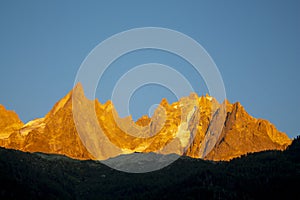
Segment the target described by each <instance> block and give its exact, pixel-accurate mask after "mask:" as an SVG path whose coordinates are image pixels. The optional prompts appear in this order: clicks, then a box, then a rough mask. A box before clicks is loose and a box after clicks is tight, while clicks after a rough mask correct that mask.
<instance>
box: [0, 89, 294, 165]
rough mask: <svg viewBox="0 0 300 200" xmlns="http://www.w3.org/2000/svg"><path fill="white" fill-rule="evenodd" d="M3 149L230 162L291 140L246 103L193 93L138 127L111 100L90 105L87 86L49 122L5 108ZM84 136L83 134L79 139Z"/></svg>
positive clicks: (164, 105) (0, 134)
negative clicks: (28, 119) (250, 110)
mask: <svg viewBox="0 0 300 200" xmlns="http://www.w3.org/2000/svg"><path fill="white" fill-rule="evenodd" d="M0 117H1V118H0V145H1V146H3V147H6V148H12V149H19V150H22V151H29V152H45V153H57V154H64V155H67V156H69V157H72V158H76V159H107V158H110V157H114V156H118V155H120V154H127V153H133V152H156V153H161V154H170V153H176V154H179V155H187V156H190V157H194V158H204V159H210V160H229V159H232V158H234V157H238V156H241V155H243V154H246V153H249V152H257V151H262V150H268V149H280V150H281V149H285V148H286V147H287V146H288V145H289V144H290V143H291V140H290V139H289V138H288V137H287V136H286V134H284V133H282V132H279V131H278V130H277V129H276V128H275V127H274V125H272V124H271V123H270V122H268V121H266V120H262V119H255V118H253V117H251V116H250V115H249V114H248V113H247V112H246V111H245V110H244V108H243V107H242V106H241V105H240V103H235V104H230V103H229V102H228V101H225V102H224V103H223V104H219V103H218V102H217V101H216V100H215V99H214V98H213V97H210V96H208V95H206V96H202V97H198V96H197V95H196V94H195V93H192V94H191V95H190V96H189V97H184V98H181V99H180V100H179V101H178V102H174V103H172V104H169V103H168V101H167V100H166V99H163V100H162V101H161V103H160V104H159V106H158V107H157V109H156V110H155V112H154V114H153V116H152V117H151V118H149V117H148V116H143V117H141V118H140V119H138V120H137V121H136V122H134V121H133V120H132V118H131V117H130V116H129V117H125V118H120V117H119V116H118V113H117V111H116V110H115V108H114V105H113V103H112V102H111V101H108V102H106V103H104V104H101V103H100V102H99V101H98V100H97V99H96V100H94V101H92V100H88V99H87V98H86V97H85V95H84V92H83V88H82V86H81V84H78V85H77V86H76V87H75V88H74V90H72V91H71V92H70V93H69V94H67V95H66V96H65V97H64V98H62V99H61V100H60V101H58V102H57V103H56V104H55V105H54V107H53V108H52V110H51V111H50V112H49V113H48V114H47V115H46V116H45V117H44V118H40V119H35V120H33V121H31V122H28V123H27V124H25V125H24V124H23V123H22V122H21V121H20V120H19V118H18V116H17V115H16V114H15V113H14V112H12V111H7V110H5V108H4V107H3V106H1V105H0ZM79 133H80V134H79Z"/></svg>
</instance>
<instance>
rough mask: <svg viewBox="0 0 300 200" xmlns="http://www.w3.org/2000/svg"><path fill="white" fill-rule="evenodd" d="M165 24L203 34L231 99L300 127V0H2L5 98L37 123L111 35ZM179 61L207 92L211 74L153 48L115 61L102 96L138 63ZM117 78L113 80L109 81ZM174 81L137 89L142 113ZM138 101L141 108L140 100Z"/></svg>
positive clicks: (0, 85) (0, 55) (288, 127)
mask: <svg viewBox="0 0 300 200" xmlns="http://www.w3.org/2000/svg"><path fill="white" fill-rule="evenodd" d="M148 26H151V27H164V28H169V29H174V30H177V31H180V32H182V33H184V34H186V35H188V36H190V37H192V38H193V39H195V40H196V41H197V42H199V43H200V44H201V45H202V46H203V47H204V48H205V49H206V50H207V52H208V53H209V54H210V56H211V57H212V58H213V60H214V61H215V63H216V65H217V66H218V68H219V70H220V72H221V75H222V77H223V80H224V84H225V87H226V95H227V98H228V99H229V101H231V102H236V101H239V102H241V104H242V105H243V106H244V107H245V109H246V110H247V111H248V112H249V113H250V114H251V115H253V116H254V117H256V118H265V119H268V120H270V121H271V122H272V123H273V124H275V126H276V127H277V128H278V129H279V130H280V131H283V132H286V133H287V134H288V135H289V136H290V137H295V136H296V135H298V134H300V127H299V124H300V118H299V113H300V106H299V102H300V92H299V85H300V78H299V74H300V59H299V55H300V38H299V37H300V1H289V0H288V1H283V0H282V1H271V0H270V1H260V0H257V1H237V0H236V1H126V2H125V1H50V0H49V1H32V0H28V1H13V0H1V1H0V91H1V92H0V104H3V105H4V106H5V107H6V108H8V109H12V110H15V111H16V112H17V113H18V114H19V116H20V118H21V119H22V120H23V121H24V122H27V121H29V120H31V119H34V118H37V117H43V116H44V115H45V114H46V113H47V112H48V111H49V110H50V109H51V108H52V106H53V105H54V104H55V102H56V101H58V100H59V99H60V98H62V97H63V96H64V95H66V94H67V93H68V92H69V90H71V89H72V87H73V84H74V80H75V76H76V73H77V70H78V69H79V67H80V65H81V63H82V62H83V60H84V59H85V57H86V56H87V55H88V53H89V52H90V51H91V50H92V49H93V48H94V47H95V46H96V45H98V44H99V43H100V42H101V41H103V40H105V39H107V38H108V37H110V36H112V35H114V34H116V33H119V32H122V31H125V30H128V29H132V28H137V27H148ZM148 62H157V63H163V64H168V65H169V66H174V67H175V68H176V69H178V70H179V71H180V72H181V73H183V74H184V75H185V76H187V78H188V79H189V80H190V81H191V83H192V85H193V87H194V89H195V91H196V92H197V93H198V94H199V95H203V94H205V93H207V88H206V86H205V85H204V82H203V80H201V77H200V78H199V77H197V76H195V74H194V73H193V71H192V70H190V66H188V64H187V63H185V62H184V61H183V60H182V59H180V58H178V57H176V56H174V55H171V54H168V53H165V52H160V51H154V50H153V51H151V50H148V51H147V50H144V51H138V52H133V53H132V54H128V55H126V56H124V57H121V58H120V59H118V60H117V61H116V62H114V63H113V65H112V66H111V67H110V68H109V70H108V71H109V73H108V75H107V78H106V79H105V77H104V79H103V81H104V85H105V87H103V85H102V86H99V88H98V90H97V94H96V96H97V97H98V98H99V99H100V101H101V102H105V101H106V100H107V99H109V98H110V95H111V94H110V92H111V90H112V88H113V85H114V83H115V82H116V81H117V80H118V78H119V77H120V76H121V75H122V74H123V73H125V72H126V70H128V69H130V68H131V67H133V66H135V65H137V64H143V63H148ZM105 81H107V83H105ZM162 97H167V98H168V100H169V101H170V102H172V101H175V100H176V98H175V97H174V95H172V93H171V92H170V91H169V90H167V89H166V88H162V87H159V86H156V85H152V86H151V85H148V86H145V87H142V88H140V89H139V90H138V91H136V93H135V94H134V95H133V97H132V101H131V102H130V105H131V106H130V112H131V113H132V115H133V117H134V119H136V118H138V117H139V116H141V115H143V114H147V112H148V109H149V107H150V106H151V105H152V104H154V103H159V102H160V100H161V98H162ZM133 105H134V106H133Z"/></svg>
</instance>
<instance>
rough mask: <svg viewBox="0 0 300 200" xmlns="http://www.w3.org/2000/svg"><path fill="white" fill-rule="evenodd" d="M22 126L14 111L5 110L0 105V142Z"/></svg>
mask: <svg viewBox="0 0 300 200" xmlns="http://www.w3.org/2000/svg"><path fill="white" fill-rule="evenodd" d="M23 125H24V124H23V122H22V121H21V120H20V119H19V117H18V115H17V114H16V113H15V112H14V111H10V110H6V109H5V107H4V106H2V105H0V139H1V140H3V139H6V138H8V137H9V136H10V135H11V133H12V132H14V131H17V130H19V129H20V128H21V127H22V126H23Z"/></svg>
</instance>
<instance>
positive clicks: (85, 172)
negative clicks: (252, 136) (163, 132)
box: [0, 136, 300, 199]
mask: <svg viewBox="0 0 300 200" xmlns="http://www.w3.org/2000/svg"><path fill="white" fill-rule="evenodd" d="M299 183H300V137H299V136H298V137H297V138H296V139H294V141H293V143H292V145H291V146H289V147H288V149H287V150H285V151H264V152H259V153H252V154H248V155H245V156H242V157H241V158H237V159H234V160H231V161H230V162H212V161H205V160H201V159H192V158H189V157H181V158H180V159H178V160H177V161H175V162H174V163H173V164H171V165H169V166H167V167H165V168H163V169H161V170H159V171H154V172H150V173H143V174H130V173H125V172H120V171H117V170H114V169H111V168H109V167H107V166H106V165H103V164H101V163H99V162H95V161H78V160H73V159H70V158H67V157H65V156H60V155H47V154H42V153H24V152H21V151H16V150H9V149H4V148H0V199H290V198H292V197H294V196H297V194H298V187H299Z"/></svg>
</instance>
